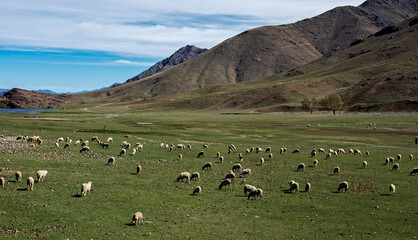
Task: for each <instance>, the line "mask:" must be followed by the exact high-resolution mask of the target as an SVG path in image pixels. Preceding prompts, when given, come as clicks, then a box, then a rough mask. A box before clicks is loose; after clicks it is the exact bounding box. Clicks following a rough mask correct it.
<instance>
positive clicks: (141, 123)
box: [136, 122, 154, 125]
mask: <svg viewBox="0 0 418 240" xmlns="http://www.w3.org/2000/svg"><path fill="white" fill-rule="evenodd" d="M136 124H139V125H152V124H154V123H152V122H137V123H136Z"/></svg>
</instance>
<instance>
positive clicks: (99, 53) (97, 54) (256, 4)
mask: <svg viewBox="0 0 418 240" xmlns="http://www.w3.org/2000/svg"><path fill="white" fill-rule="evenodd" d="M362 2H363V0H352V1H348V0H293V1H289V0H258V1H254V0H229V1H225V0H206V1H197V0H177V1H173V0H158V1H156V0H83V1H73V0H1V1H0V32H1V34H0V88H6V89H9V88H13V87H19V88H24V89H30V90H35V89H50V90H53V91H56V92H67V91H71V92H74V91H80V90H92V89H97V88H101V87H104V86H109V85H111V84H113V83H115V82H124V81H125V80H127V79H128V78H130V77H133V76H135V75H137V74H138V73H140V72H142V71H143V70H146V69H147V68H149V67H150V66H151V65H152V64H154V63H155V62H158V61H160V60H162V59H164V58H166V57H168V56H170V55H171V54H172V53H173V52H174V51H176V50H177V49H178V48H180V47H183V46H185V45H187V44H189V45H195V46H197V47H201V48H211V47H213V46H215V45H216V44H218V43H220V42H222V41H223V40H225V39H227V38H230V37H232V36H234V35H236V34H239V33H240V32H243V31H245V30H247V29H250V28H254V27H259V26H265V25H279V24H286V23H292V22H295V21H298V20H302V19H304V18H309V17H313V16H315V15H318V14H320V13H322V12H325V11H327V10H330V9H332V8H334V7H337V6H345V5H352V6H358V5H359V4H361V3H362Z"/></svg>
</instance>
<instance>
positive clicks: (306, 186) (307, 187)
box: [305, 183, 311, 192]
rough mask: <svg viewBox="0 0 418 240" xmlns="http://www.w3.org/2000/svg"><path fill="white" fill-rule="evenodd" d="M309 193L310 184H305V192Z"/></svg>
mask: <svg viewBox="0 0 418 240" xmlns="http://www.w3.org/2000/svg"><path fill="white" fill-rule="evenodd" d="M310 191H311V184H310V183H306V185H305V192H310Z"/></svg>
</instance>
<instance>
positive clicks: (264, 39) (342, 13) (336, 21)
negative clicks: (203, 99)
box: [86, 0, 418, 102]
mask: <svg viewBox="0 0 418 240" xmlns="http://www.w3.org/2000/svg"><path fill="white" fill-rule="evenodd" d="M417 13H418V4H417V1H416V0H368V1H366V2H364V3H363V4H361V5H360V6H358V7H352V6H345V7H338V8H335V9H332V10H330V11H327V12H325V13H323V14H321V15H319V16H317V17H314V18H310V19H305V20H302V21H299V22H296V23H293V24H287V25H280V26H266V27H260V28H256V29H251V30H248V31H245V32H243V33H241V34H239V35H237V36H235V37H232V38H230V39H227V40H225V41H224V42H222V43H220V44H218V45H217V46H215V47H213V48H212V49H210V50H208V51H206V52H204V53H202V54H200V55H198V56H196V57H194V58H192V59H190V60H189V61H187V62H184V63H182V64H180V65H177V66H175V67H172V68H171V69H168V70H166V71H163V72H159V73H157V74H154V75H152V76H150V77H147V78H144V79H141V80H138V81H135V82H131V83H128V84H123V85H121V86H117V87H114V88H112V89H106V90H103V91H98V92H93V93H89V94H88V95H86V96H88V97H95V98H100V99H101V100H98V101H103V100H104V101H109V102H110V101H114V100H115V99H119V100H123V101H129V100H136V99H140V98H148V97H155V96H165V95H170V94H176V93H181V92H186V91H189V90H193V89H199V88H204V87H207V86H215V85H223V84H230V83H239V82H245V81H249V80H253V79H258V78H263V77H267V76H273V75H276V74H279V73H282V72H286V71H288V70H291V69H293V68H296V67H298V66H302V65H305V64H307V63H309V62H312V61H314V60H316V59H319V58H321V57H322V56H326V55H329V54H332V53H334V52H336V51H339V50H342V49H344V48H347V47H349V46H350V45H351V43H352V42H354V41H356V40H359V39H363V38H365V37H367V36H369V35H371V34H374V33H375V32H377V31H379V30H380V29H381V28H383V27H386V26H389V25H394V24H396V23H399V22H400V21H402V20H405V19H408V18H411V17H413V16H415V15H417Z"/></svg>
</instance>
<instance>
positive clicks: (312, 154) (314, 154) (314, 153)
mask: <svg viewBox="0 0 418 240" xmlns="http://www.w3.org/2000/svg"><path fill="white" fill-rule="evenodd" d="M311 157H316V149H314V150H312V152H311Z"/></svg>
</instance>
